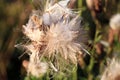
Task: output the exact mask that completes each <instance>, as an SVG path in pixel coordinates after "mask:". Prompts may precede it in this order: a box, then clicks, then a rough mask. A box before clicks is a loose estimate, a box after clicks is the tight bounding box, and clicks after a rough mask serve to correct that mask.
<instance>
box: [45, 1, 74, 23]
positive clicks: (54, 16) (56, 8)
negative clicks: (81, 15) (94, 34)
mask: <svg viewBox="0 0 120 80" xmlns="http://www.w3.org/2000/svg"><path fill="white" fill-rule="evenodd" d="M73 16H74V14H73V12H72V11H71V10H70V9H69V8H67V7H64V6H62V5H61V4H59V3H56V4H54V5H53V6H51V7H49V8H48V9H47V10H46V11H45V13H44V14H43V22H44V24H45V25H51V24H52V23H57V22H58V21H60V19H61V18H63V19H64V20H66V19H68V18H70V17H73Z"/></svg>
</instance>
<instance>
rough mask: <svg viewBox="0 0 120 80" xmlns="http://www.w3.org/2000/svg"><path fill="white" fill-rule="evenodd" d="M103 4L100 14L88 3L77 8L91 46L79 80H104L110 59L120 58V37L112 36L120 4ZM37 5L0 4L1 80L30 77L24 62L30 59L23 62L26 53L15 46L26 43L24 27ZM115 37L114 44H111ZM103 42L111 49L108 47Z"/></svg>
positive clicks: (116, 0)
mask: <svg viewBox="0 0 120 80" xmlns="http://www.w3.org/2000/svg"><path fill="white" fill-rule="evenodd" d="M99 3H100V4H101V5H100V6H99V9H98V10H94V9H89V8H88V7H87V4H86V0H77V2H76V5H75V8H76V10H79V11H80V15H81V16H82V17H83V19H84V25H85V28H86V29H87V30H88V33H89V38H90V40H89V41H88V43H87V45H88V51H89V52H90V54H91V55H85V56H84V57H83V59H82V60H80V63H79V64H78V70H77V80H100V76H101V75H102V72H103V71H104V67H105V65H106V61H107V59H110V58H112V57H117V58H119V55H120V33H118V34H114V33H112V32H113V31H112V30H111V28H110V26H109V20H110V18H111V16H112V15H114V14H116V13H120V0H102V1H101V2H99ZM34 5H35V4H34ZM34 5H33V2H32V0H0V80H24V77H25V76H26V75H25V73H26V72H25V69H24V68H23V67H22V61H23V60H24V59H28V56H27V55H24V56H23V57H22V58H19V56H20V55H21V54H22V53H23V52H24V50H19V49H17V48H15V45H16V44H17V43H19V42H22V40H24V37H23V34H22V25H24V24H26V23H27V21H28V18H29V15H30V13H31V11H32V10H33V9H35V8H36V7H34ZM96 5H98V4H96ZM114 35H116V36H117V38H114ZM112 36H113V40H112V42H109V40H110V39H109V38H111V37H112ZM102 42H106V43H109V44H110V45H109V46H105V43H102ZM34 80H35V79H34Z"/></svg>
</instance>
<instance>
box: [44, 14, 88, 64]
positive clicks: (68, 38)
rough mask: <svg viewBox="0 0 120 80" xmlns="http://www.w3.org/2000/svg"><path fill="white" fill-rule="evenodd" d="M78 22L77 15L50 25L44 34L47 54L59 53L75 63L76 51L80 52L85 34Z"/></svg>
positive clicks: (79, 21)
mask: <svg viewBox="0 0 120 80" xmlns="http://www.w3.org/2000/svg"><path fill="white" fill-rule="evenodd" d="M80 23H81V20H80V18H79V17H78V16H77V17H75V18H73V19H72V20H71V21H68V22H66V21H60V22H58V23H57V24H53V25H51V26H50V29H49V30H48V32H47V36H46V37H47V38H48V39H47V40H48V43H47V47H46V50H45V52H46V53H48V55H49V56H53V55H55V52H57V53H60V54H61V56H62V57H63V58H64V59H69V60H71V61H72V62H73V63H77V57H76V56H77V54H76V53H80V54H81V53H82V52H81V50H82V49H83V45H82V43H83V42H82V41H83V40H85V38H84V36H85V35H86V34H85V32H84V31H85V30H84V29H83V28H82V26H81V25H80ZM83 38H84V39H83Z"/></svg>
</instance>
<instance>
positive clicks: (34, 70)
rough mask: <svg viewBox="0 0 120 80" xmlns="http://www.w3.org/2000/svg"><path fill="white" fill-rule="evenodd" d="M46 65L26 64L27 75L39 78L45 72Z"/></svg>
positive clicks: (42, 63) (43, 63)
mask: <svg viewBox="0 0 120 80" xmlns="http://www.w3.org/2000/svg"><path fill="white" fill-rule="evenodd" d="M47 69H48V64H47V63H45V62H39V63H32V62H29V64H28V75H29V74H32V75H33V76H35V77H40V76H42V75H44V74H45V73H46V72H47Z"/></svg>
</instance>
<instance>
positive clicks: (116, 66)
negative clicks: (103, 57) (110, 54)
mask: <svg viewBox="0 0 120 80" xmlns="http://www.w3.org/2000/svg"><path fill="white" fill-rule="evenodd" d="M119 79H120V62H119V61H117V60H115V59H113V60H112V62H111V63H110V64H109V65H108V67H106V70H105V71H104V73H103V75H102V78H101V80H119Z"/></svg>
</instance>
